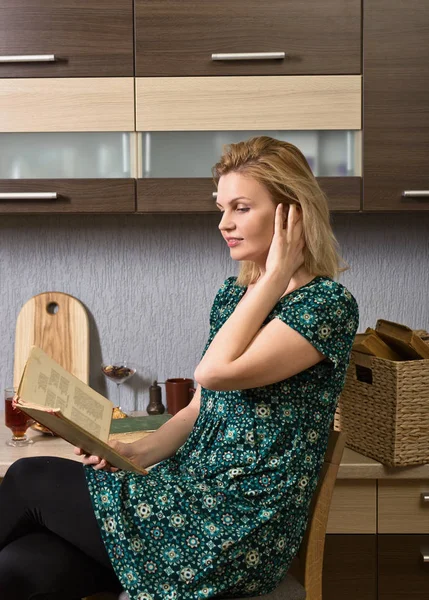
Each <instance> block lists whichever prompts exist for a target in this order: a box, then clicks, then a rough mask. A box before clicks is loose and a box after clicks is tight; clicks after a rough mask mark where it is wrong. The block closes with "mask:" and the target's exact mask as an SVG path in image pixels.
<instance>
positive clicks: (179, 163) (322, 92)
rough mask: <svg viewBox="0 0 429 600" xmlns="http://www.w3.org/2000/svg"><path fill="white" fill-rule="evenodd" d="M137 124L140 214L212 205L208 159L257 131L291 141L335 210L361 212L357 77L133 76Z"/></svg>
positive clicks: (203, 209) (211, 160)
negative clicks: (318, 179)
mask: <svg viewBox="0 0 429 600" xmlns="http://www.w3.org/2000/svg"><path fill="white" fill-rule="evenodd" d="M333 98H335V100H334V99H333ZM273 128H275V129H273ZM136 129H137V131H138V132H139V139H140V144H139V173H138V187H137V192H138V200H137V203H138V211H139V212H182V211H185V212H189V211H192V212H195V211H197V212H206V211H209V212H210V211H212V210H214V207H213V197H212V194H213V193H214V192H215V187H214V185H213V182H212V181H211V179H210V178H209V175H210V168H211V166H212V165H214V164H215V162H216V161H217V160H218V159H219V157H220V155H221V153H222V148H223V147H224V145H226V144H229V143H236V142H238V141H240V140H243V139H248V138H250V137H253V136H256V135H270V136H272V137H276V138H279V139H282V140H285V141H289V142H291V143H294V144H295V145H297V146H298V147H299V148H300V149H301V151H302V152H303V153H304V155H305V156H306V158H307V160H308V162H309V164H310V166H311V168H312V169H313V172H314V173H315V175H316V176H319V177H320V183H321V186H322V188H323V190H324V191H325V192H326V193H327V194H328V197H329V200H330V203H331V208H332V209H333V210H346V211H347V210H348V211H358V210H359V209H360V198H361V188H360V186H361V181H360V175H361V149H360V129H361V77H360V76H359V75H356V76H342V77H332V76H327V77H278V76H273V77H271V76H268V77H260V76H250V77H245V78H242V77H216V78H204V77H186V78H180V77H173V78H169V77H166V78H164V77H159V78H151V77H149V78H148V77H146V78H145V77H139V78H137V79H136Z"/></svg>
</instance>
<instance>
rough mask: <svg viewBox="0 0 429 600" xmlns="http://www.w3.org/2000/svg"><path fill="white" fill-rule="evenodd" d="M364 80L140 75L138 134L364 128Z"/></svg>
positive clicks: (137, 83)
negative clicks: (149, 132) (362, 125)
mask: <svg viewBox="0 0 429 600" xmlns="http://www.w3.org/2000/svg"><path fill="white" fill-rule="evenodd" d="M361 88H362V78H361V76H360V75H343V76H341V77H334V76H329V75H326V76H320V77H311V76H310V77H306V76H303V77H293V76H292V77H276V76H274V77H216V78H213V77H138V78H136V129H137V131H222V130H235V131H239V130H250V129H251V130H267V129H268V130H269V129H272V130H282V129H284V130H287V129H290V130H304V129H315V130H317V129H346V130H347V129H361V124H362V121H361V113H362V107H361V100H362V92H361Z"/></svg>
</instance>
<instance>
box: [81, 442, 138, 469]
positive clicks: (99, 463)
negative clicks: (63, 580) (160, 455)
mask: <svg viewBox="0 0 429 600" xmlns="http://www.w3.org/2000/svg"><path fill="white" fill-rule="evenodd" d="M107 443H108V444H109V446H111V447H112V448H113V449H114V450H116V452H118V453H119V454H122V456H125V457H126V458H128V459H129V460H131V461H132V462H134V463H135V464H137V456H136V455H135V453H134V450H133V449H132V448H131V447H132V444H126V443H124V442H119V441H118V440H111V441H110V442H107ZM73 452H74V453H75V454H76V455H77V456H82V462H83V464H84V465H92V467H93V468H94V469H95V470H96V471H100V470H104V471H109V472H110V473H115V472H116V471H119V469H118V468H117V467H112V465H111V464H110V463H108V462H107V460H106V459H105V458H101V457H100V456H94V455H92V454H87V453H86V452H85V450H82V448H78V447H75V448H74V449H73Z"/></svg>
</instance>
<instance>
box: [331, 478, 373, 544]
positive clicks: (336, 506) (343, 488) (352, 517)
mask: <svg viewBox="0 0 429 600" xmlns="http://www.w3.org/2000/svg"><path fill="white" fill-rule="evenodd" d="M376 489H377V483H376V481H373V480H365V481H363V480H361V481H357V480H341V479H338V480H337V483H336V484H335V489H334V494H333V497H332V502H331V509H330V511H329V520H328V529H327V532H328V533H376V530H377V529H376V527H377V516H376V515H377V492H376Z"/></svg>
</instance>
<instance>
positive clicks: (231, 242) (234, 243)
mask: <svg viewBox="0 0 429 600" xmlns="http://www.w3.org/2000/svg"><path fill="white" fill-rule="evenodd" d="M242 241H243V240H239V239H237V238H230V239H229V240H226V243H227V244H228V246H229V247H230V248H234V246H238V244H240V243H241V242H242Z"/></svg>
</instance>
